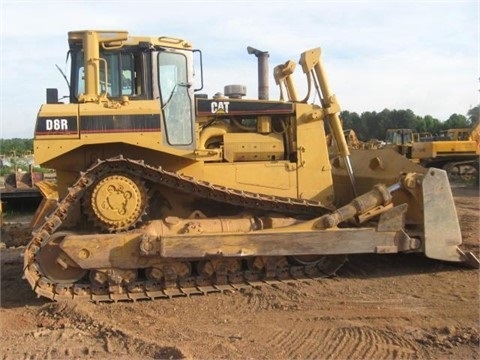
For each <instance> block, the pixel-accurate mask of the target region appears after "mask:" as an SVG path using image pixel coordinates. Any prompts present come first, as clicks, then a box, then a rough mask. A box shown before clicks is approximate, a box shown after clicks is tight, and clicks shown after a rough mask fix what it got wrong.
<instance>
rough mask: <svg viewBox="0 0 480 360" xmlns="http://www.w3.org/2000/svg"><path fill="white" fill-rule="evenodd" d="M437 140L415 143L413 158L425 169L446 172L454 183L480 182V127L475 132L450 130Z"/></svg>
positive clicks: (475, 128)
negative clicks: (433, 168) (463, 181)
mask: <svg viewBox="0 0 480 360" xmlns="http://www.w3.org/2000/svg"><path fill="white" fill-rule="evenodd" d="M441 135H442V136H440V137H439V138H437V139H436V140H430V141H422V142H416V143H414V144H413V145H412V151H411V157H412V158H413V159H417V160H418V161H419V162H420V164H421V165H423V166H425V167H438V168H440V169H444V170H445V171H447V173H448V175H449V177H450V179H452V180H457V179H461V180H466V181H472V180H476V181H477V182H478V179H479V171H478V170H479V158H480V124H479V123H477V124H475V125H474V126H473V127H472V128H461V129H449V130H447V131H445V132H444V133H443V134H441Z"/></svg>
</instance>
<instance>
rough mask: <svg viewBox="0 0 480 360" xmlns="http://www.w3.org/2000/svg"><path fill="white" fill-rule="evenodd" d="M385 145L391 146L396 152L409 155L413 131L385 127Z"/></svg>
mask: <svg viewBox="0 0 480 360" xmlns="http://www.w3.org/2000/svg"><path fill="white" fill-rule="evenodd" d="M385 143H386V145H385V147H387V148H393V149H394V150H395V151H397V152H398V153H400V154H402V155H405V156H407V157H410V156H411V153H412V143H413V131H412V129H387V135H386V136H385Z"/></svg>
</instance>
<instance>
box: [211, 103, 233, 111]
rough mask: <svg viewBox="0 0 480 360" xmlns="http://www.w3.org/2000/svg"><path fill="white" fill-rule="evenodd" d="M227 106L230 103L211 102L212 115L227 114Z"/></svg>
mask: <svg viewBox="0 0 480 360" xmlns="http://www.w3.org/2000/svg"><path fill="white" fill-rule="evenodd" d="M228 105H230V101H212V104H211V111H212V114H216V113H219V112H220V113H226V114H227V113H228Z"/></svg>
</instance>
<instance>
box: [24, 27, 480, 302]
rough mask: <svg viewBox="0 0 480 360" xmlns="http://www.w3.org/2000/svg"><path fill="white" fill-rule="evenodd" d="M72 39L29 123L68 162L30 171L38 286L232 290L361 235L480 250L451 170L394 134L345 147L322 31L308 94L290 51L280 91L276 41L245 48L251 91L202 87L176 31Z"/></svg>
mask: <svg viewBox="0 0 480 360" xmlns="http://www.w3.org/2000/svg"><path fill="white" fill-rule="evenodd" d="M68 43H69V52H68V54H69V58H70V59H71V72H70V78H69V91H70V93H69V96H68V97H69V101H68V103H62V102H60V101H59V98H58V92H57V90H56V89H47V103H46V104H44V105H42V106H41V108H40V110H39V112H38V117H37V120H36V125H35V134H34V136H35V139H34V149H35V161H36V163H37V164H40V165H42V166H43V167H47V168H51V169H55V171H56V175H57V182H56V184H52V183H47V182H41V183H38V184H37V186H38V187H39V189H40V190H41V192H42V193H43V195H44V200H43V202H42V204H41V205H40V207H39V208H38V210H37V213H36V214H35V217H34V220H33V222H32V226H33V237H32V240H31V241H30V243H29V244H28V246H27V247H26V250H25V255H24V261H25V264H24V265H25V266H24V275H25V278H26V280H27V281H28V282H29V284H30V285H31V287H32V288H33V290H34V291H35V292H36V293H37V294H38V295H39V296H43V297H46V298H50V299H54V300H57V299H80V300H89V301H118V300H137V299H155V298H164V297H172V296H188V295H190V294H204V293H208V292H219V291H220V292H221V291H225V290H226V289H236V288H239V287H243V286H248V285H249V284H252V283H254V282H268V281H279V280H284V279H290V280H292V279H299V278H302V277H320V276H331V275H333V274H335V272H336V270H337V269H338V268H340V267H341V266H342V264H343V263H344V261H345V259H346V256H347V255H348V254H358V253H378V254H386V253H398V252H407V253H423V254H425V256H427V257H430V258H433V259H439V260H444V261H450V262H456V263H458V264H469V265H472V266H478V259H477V258H476V257H475V255H473V254H471V253H465V252H463V251H461V250H460V249H459V247H458V246H459V245H460V244H461V242H462V238H461V233H460V228H459V223H458V220H457V216H456V211H455V206H454V203H453V198H452V194H451V192H450V186H449V183H448V180H447V177H446V174H445V172H444V171H443V170H438V169H428V170H425V169H424V168H422V167H419V166H417V165H416V164H413V163H411V162H410V161H409V160H408V159H405V158H404V157H403V156H400V155H398V154H396V153H394V152H393V151H388V150H386V151H383V150H375V151H369V150H359V151H358V152H355V153H352V154H350V151H349V149H348V147H347V144H346V142H345V137H344V133H343V129H342V126H341V123H340V119H339V115H338V114H339V111H340V107H339V105H338V102H337V100H336V98H335V96H334V95H333V94H332V92H331V91H330V88H329V86H328V82H327V78H326V74H325V71H324V67H323V65H322V59H321V56H320V55H321V53H320V49H319V48H316V49H312V50H308V51H305V52H304V53H302V54H301V57H300V61H299V62H300V64H301V67H302V70H303V72H304V73H305V74H306V77H307V81H308V84H309V90H308V93H307V94H306V96H305V98H303V99H299V98H298V95H297V90H296V87H295V83H294V81H293V78H292V75H293V70H294V68H295V63H294V62H293V61H287V62H286V63H284V64H281V65H278V66H277V67H275V69H274V78H275V81H276V82H277V84H278V85H279V87H280V93H281V99H280V100H278V101H272V100H269V98H268V97H269V95H268V75H267V74H268V57H269V54H268V52H266V51H260V50H257V49H254V48H251V47H248V48H247V50H248V53H249V54H253V55H255V56H256V57H257V61H258V69H259V73H258V79H259V94H258V99H246V98H244V97H245V96H246V88H245V86H243V85H226V86H225V87H224V89H223V90H224V92H223V94H222V93H217V94H215V96H213V97H209V96H207V95H206V94H202V93H201V92H200V91H201V90H202V88H203V72H202V62H203V61H202V53H201V52H200V51H199V50H197V49H194V48H193V47H192V45H191V44H190V43H189V42H187V41H185V40H182V39H177V38H172V37H167V36H160V37H133V36H130V35H129V34H128V32H126V31H90V30H87V31H73V32H70V33H69V34H68ZM194 64H196V66H195V69H194ZM233 70H234V69H232V71H233ZM314 91H316V93H317V94H315V98H317V99H320V103H319V104H315V103H311V102H309V101H310V99H311V98H314V94H313V92H314ZM326 126H328V127H329V130H330V132H331V133H332V134H333V136H334V137H335V142H336V144H337V146H338V154H337V155H336V156H334V157H333V158H330V157H329V153H328V149H327V142H326V135H325V133H326V132H325V127H326Z"/></svg>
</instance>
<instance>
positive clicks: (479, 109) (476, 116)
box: [467, 104, 480, 125]
mask: <svg viewBox="0 0 480 360" xmlns="http://www.w3.org/2000/svg"><path fill="white" fill-rule="evenodd" d="M467 117H468V121H470V125H473V124H476V123H477V122H479V121H480V104H478V105H477V106H475V107H473V108H471V109H470V110H468V112H467Z"/></svg>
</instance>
